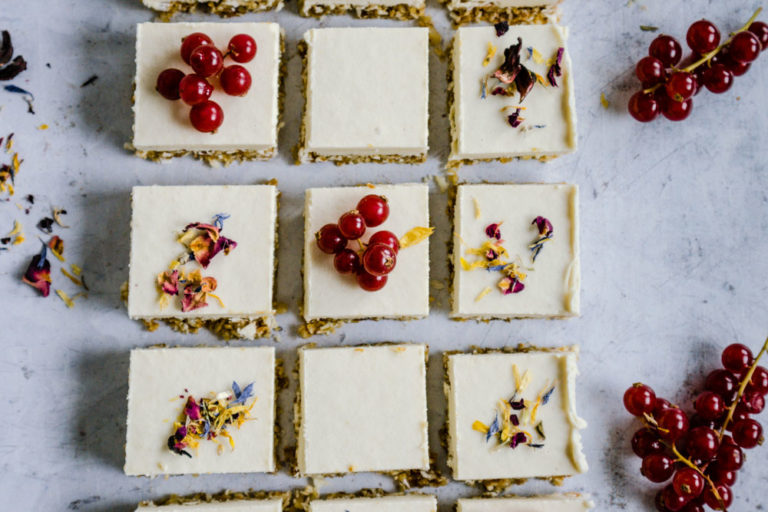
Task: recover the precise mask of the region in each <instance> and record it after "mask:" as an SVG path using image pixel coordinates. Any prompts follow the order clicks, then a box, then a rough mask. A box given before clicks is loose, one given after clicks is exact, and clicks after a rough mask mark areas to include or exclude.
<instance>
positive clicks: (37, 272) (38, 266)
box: [21, 245, 51, 297]
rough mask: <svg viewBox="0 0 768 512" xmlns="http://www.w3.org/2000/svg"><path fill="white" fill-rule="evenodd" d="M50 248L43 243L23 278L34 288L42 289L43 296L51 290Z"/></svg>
mask: <svg viewBox="0 0 768 512" xmlns="http://www.w3.org/2000/svg"><path fill="white" fill-rule="evenodd" d="M47 252H48V248H47V247H46V246H45V245H43V248H42V249H41V250H40V253H39V254H36V255H35V256H34V257H33V258H32V261H31V262H30V263H29V266H28V267H27V271H26V272H25V273H24V277H22V278H21V280H22V281H23V282H25V283H27V284H28V285H30V286H32V287H33V288H37V289H38V290H40V293H42V294H43V297H47V296H48V294H49V293H50V292H51V262H49V261H48V258H47Z"/></svg>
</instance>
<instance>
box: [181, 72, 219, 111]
mask: <svg viewBox="0 0 768 512" xmlns="http://www.w3.org/2000/svg"><path fill="white" fill-rule="evenodd" d="M212 93H213V86H212V85H211V84H209V83H208V81H207V80H206V79H205V78H203V77H201V76H198V75H187V76H185V77H184V78H182V79H181V83H180V84H179V94H180V96H181V99H182V101H183V102H184V103H186V104H187V105H197V104H198V103H202V102H204V101H207V100H208V98H210V97H211V94H212Z"/></svg>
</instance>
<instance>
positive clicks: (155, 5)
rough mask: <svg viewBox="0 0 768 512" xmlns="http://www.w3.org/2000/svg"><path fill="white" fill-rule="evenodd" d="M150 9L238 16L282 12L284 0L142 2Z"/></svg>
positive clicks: (160, 0) (170, 14)
mask: <svg viewBox="0 0 768 512" xmlns="http://www.w3.org/2000/svg"><path fill="white" fill-rule="evenodd" d="M141 2H142V3H143V4H144V5H146V6H147V7H149V8H150V9H152V10H154V11H157V12H159V13H162V14H163V16H165V17H168V16H172V15H173V14H175V13H177V12H195V11H197V10H200V11H203V12H210V13H213V14H218V15H220V16H237V15H239V14H245V13H247V12H255V11H269V10H272V9H275V10H278V11H279V10H281V9H282V8H283V0H141Z"/></svg>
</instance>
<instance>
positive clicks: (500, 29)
mask: <svg viewBox="0 0 768 512" xmlns="http://www.w3.org/2000/svg"><path fill="white" fill-rule="evenodd" d="M493 28H495V29H496V37H501V36H503V35H504V34H506V33H507V31H508V30H509V23H507V22H506V21H500V22H498V23H496V24H495V25H494V26H493Z"/></svg>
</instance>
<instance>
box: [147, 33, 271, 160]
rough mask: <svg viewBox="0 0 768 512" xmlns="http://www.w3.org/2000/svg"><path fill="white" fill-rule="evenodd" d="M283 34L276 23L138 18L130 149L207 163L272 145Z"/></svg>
mask: <svg viewBox="0 0 768 512" xmlns="http://www.w3.org/2000/svg"><path fill="white" fill-rule="evenodd" d="M281 46H282V35H281V29H280V27H279V25H277V24H276V23H140V24H139V25H138V27H137V31H136V79H135V91H134V97H133V99H134V105H133V112H134V126H133V142H132V148H133V149H134V151H135V152H136V154H137V155H138V156H140V157H142V158H147V159H150V160H162V159H168V158H173V157H178V156H183V155H187V154H191V155H192V156H194V157H195V158H199V159H202V160H205V161H207V162H209V163H211V164H229V163H231V162H233V161H243V160H266V159H269V158H271V157H272V156H273V155H274V154H275V151H276V148H277V134H278V130H279V127H280V125H279V117H280V114H279V110H280V103H281V94H282V93H281V86H280V83H281V72H280V67H281V66H280V60H281V53H282V50H281Z"/></svg>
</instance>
